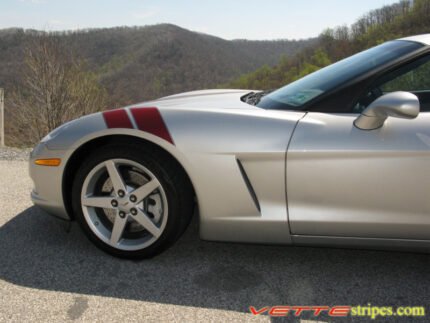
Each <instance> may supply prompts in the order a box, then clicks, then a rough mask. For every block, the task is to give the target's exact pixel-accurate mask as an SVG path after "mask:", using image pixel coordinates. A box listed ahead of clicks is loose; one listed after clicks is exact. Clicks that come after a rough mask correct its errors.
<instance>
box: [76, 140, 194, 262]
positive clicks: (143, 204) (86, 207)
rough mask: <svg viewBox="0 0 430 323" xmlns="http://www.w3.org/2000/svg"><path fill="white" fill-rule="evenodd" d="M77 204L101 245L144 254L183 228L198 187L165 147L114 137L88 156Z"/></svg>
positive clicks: (114, 251) (123, 253) (80, 218)
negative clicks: (120, 139)
mask: <svg viewBox="0 0 430 323" xmlns="http://www.w3.org/2000/svg"><path fill="white" fill-rule="evenodd" d="M117 174H119V175H120V178H118V177H117ZM153 188H154V189H153ZM138 189H139V190H138ZM148 192H150V193H148ZM132 195H133V196H134V197H133V196H132ZM72 207H73V212H74V214H75V219H76V220H77V222H78V223H79V225H80V226H81V228H82V229H83V231H84V233H85V235H86V236H87V237H88V238H89V239H90V240H91V241H92V242H93V243H94V244H95V245H96V246H97V247H99V248H100V249H102V250H104V251H105V252H107V253H109V254H111V255H113V256H116V257H121V258H129V259H144V258H151V257H153V256H155V255H157V254H159V253H161V252H163V251H164V250H166V249H167V248H169V247H170V246H171V245H172V244H173V243H174V242H175V241H176V240H178V239H179V237H180V236H181V235H182V234H183V232H184V231H185V229H186V228H187V226H188V224H189V223H190V221H191V218H192V215H193V209H194V192H193V188H192V185H191V183H190V181H189V179H188V177H187V176H186V174H185V172H184V171H183V169H182V167H181V166H180V165H179V164H178V163H177V162H176V161H175V160H173V159H172V157H171V156H169V155H168V154H167V153H165V152H164V151H162V150H159V149H157V148H155V147H153V146H151V145H137V144H129V143H128V144H127V143H113V144H108V145H106V146H102V147H101V148H99V149H97V150H96V151H94V152H93V153H92V154H91V155H89V156H88V157H87V158H86V159H85V160H83V162H82V164H81V166H80V167H79V169H78V170H77V173H76V175H75V178H74V181H73V187H72Z"/></svg>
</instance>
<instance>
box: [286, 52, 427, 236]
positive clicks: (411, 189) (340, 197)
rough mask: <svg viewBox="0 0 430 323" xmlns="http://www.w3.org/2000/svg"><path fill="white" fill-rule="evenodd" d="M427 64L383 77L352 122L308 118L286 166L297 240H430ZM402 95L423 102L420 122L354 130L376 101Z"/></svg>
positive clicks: (340, 117) (327, 116) (342, 117)
mask: <svg viewBox="0 0 430 323" xmlns="http://www.w3.org/2000/svg"><path fill="white" fill-rule="evenodd" d="M429 61H430V58H429V57H428V56H426V57H424V58H421V59H420V61H419V64H417V61H414V62H412V63H409V64H407V65H405V66H403V67H402V68H401V69H397V70H395V71H391V72H389V73H386V75H383V76H382V77H380V78H379V79H378V80H377V81H375V82H374V85H372V86H371V87H370V88H369V90H368V91H366V92H365V93H366V94H365V95H364V96H363V97H362V98H361V99H360V100H359V101H358V103H357V104H356V105H355V106H354V109H353V110H352V111H351V113H350V114H335V113H334V114H331V113H318V112H309V113H307V115H306V116H305V117H304V118H303V119H302V120H301V121H300V122H299V124H298V125H297V127H296V130H295V132H294V134H293V137H292V139H291V143H290V145H289V149H288V153H287V164H286V169H287V171H286V176H287V178H286V182H287V199H288V215H289V223H290V230H291V233H292V234H293V235H310V236H337V237H368V238H398V239H430V112H427V111H428V110H429V109H430V100H429V97H430V96H429V93H430V63H429ZM398 90H404V91H410V92H413V93H415V94H416V95H417V96H418V97H419V99H420V104H421V107H422V112H421V113H420V114H419V116H418V117H417V118H416V119H413V120H406V119H398V118H392V117H390V118H388V119H387V120H386V121H385V123H384V125H383V126H382V127H381V128H379V129H376V130H372V131H367V130H360V129H358V128H356V127H355V126H354V124H353V122H354V120H355V119H356V118H357V116H358V115H359V112H361V111H362V110H363V109H364V108H365V107H366V106H367V105H368V104H369V103H370V102H371V101H373V99H375V98H376V97H377V96H380V95H383V94H384V93H387V92H392V91H398Z"/></svg>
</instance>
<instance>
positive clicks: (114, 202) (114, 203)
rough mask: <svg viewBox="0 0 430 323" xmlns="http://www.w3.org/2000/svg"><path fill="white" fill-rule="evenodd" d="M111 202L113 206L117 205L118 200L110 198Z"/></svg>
mask: <svg viewBox="0 0 430 323" xmlns="http://www.w3.org/2000/svg"><path fill="white" fill-rule="evenodd" d="M110 203H111V204H112V206H113V207H117V206H118V201H117V200H112V202H110Z"/></svg>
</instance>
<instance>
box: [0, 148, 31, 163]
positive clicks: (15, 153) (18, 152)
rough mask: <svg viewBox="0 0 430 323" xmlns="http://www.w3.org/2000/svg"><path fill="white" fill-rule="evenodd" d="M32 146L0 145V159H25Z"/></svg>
mask: <svg viewBox="0 0 430 323" xmlns="http://www.w3.org/2000/svg"><path fill="white" fill-rule="evenodd" d="M31 149H32V148H13V147H0V160H15V161H27V160H28V159H29V158H30V152H31Z"/></svg>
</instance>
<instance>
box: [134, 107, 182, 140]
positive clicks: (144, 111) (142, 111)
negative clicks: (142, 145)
mask: <svg viewBox="0 0 430 323" xmlns="http://www.w3.org/2000/svg"><path fill="white" fill-rule="evenodd" d="M131 114H132V115H133V118H134V120H135V121H136V125H137V127H138V128H139V129H140V130H142V131H145V132H149V133H150V134H153V135H154V136H157V137H160V138H163V139H164V140H166V141H168V142H170V143H171V144H172V145H174V144H175V143H174V142H173V139H172V137H171V136H170V133H169V130H168V129H167V127H166V124H165V123H164V121H163V117H162V116H161V114H160V111H158V109H157V108H133V109H131Z"/></svg>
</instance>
